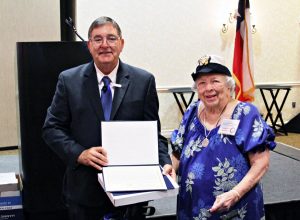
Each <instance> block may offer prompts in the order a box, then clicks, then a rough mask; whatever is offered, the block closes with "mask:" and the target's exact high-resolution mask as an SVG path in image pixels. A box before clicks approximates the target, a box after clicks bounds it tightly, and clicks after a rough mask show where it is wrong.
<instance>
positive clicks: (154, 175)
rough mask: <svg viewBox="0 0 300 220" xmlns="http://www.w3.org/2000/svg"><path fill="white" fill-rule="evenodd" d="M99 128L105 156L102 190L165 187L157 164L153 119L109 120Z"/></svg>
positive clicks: (155, 133) (155, 123) (156, 138)
mask: <svg viewBox="0 0 300 220" xmlns="http://www.w3.org/2000/svg"><path fill="white" fill-rule="evenodd" d="M101 129H102V147H104V148H105V149H106V151H107V157H108V166H106V167H103V180H104V186H105V191H107V192H124V191H147V190H149V191H151V190H167V187H166V184H165V181H164V179H163V176H162V174H161V169H160V166H159V157H158V133H157V121H109V122H102V123H101Z"/></svg>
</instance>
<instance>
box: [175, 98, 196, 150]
mask: <svg viewBox="0 0 300 220" xmlns="http://www.w3.org/2000/svg"><path fill="white" fill-rule="evenodd" d="M198 105H199V101H195V102H193V103H191V104H190V105H189V107H188V109H187V110H186V111H185V113H184V115H183V117H182V121H181V123H180V125H179V128H178V129H176V130H174V131H173V132H172V135H171V139H170V141H171V146H172V150H173V152H175V153H177V154H179V155H180V154H181V152H182V149H183V146H184V139H185V136H186V134H187V132H188V127H189V124H190V123H191V120H192V119H193V118H194V117H195V113H196V112H197V107H198Z"/></svg>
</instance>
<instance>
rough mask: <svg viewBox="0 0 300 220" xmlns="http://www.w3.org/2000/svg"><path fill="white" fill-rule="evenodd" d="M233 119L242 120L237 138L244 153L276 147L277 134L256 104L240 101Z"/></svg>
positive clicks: (238, 144)
mask: <svg viewBox="0 0 300 220" xmlns="http://www.w3.org/2000/svg"><path fill="white" fill-rule="evenodd" d="M233 119H238V120H240V124H239V127H238V130H237V133H236V136H235V139H236V144H237V146H238V147H239V148H240V150H241V151H242V152H243V153H247V152H250V151H263V150H265V149H266V148H269V149H270V150H273V149H274V148H275V146H276V143H275V142H274V140H275V134H274V132H273V130H272V128H270V126H269V125H267V123H266V122H265V121H264V120H263V118H262V117H261V115H260V114H259V112H258V110H257V108H256V107H255V106H254V105H252V104H250V103H242V102H241V103H239V104H238V105H237V107H236V109H235V111H234V113H233Z"/></svg>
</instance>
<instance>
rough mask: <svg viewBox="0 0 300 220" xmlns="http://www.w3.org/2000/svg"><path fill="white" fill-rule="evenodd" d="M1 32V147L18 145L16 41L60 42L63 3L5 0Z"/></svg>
mask: <svg viewBox="0 0 300 220" xmlns="http://www.w3.org/2000/svg"><path fill="white" fill-rule="evenodd" d="M0 33H1V34H0V42H1V43H0V100H1V101H0V147H3V146H16V145H17V144H18V120H17V94H16V86H17V85H16V82H17V81H16V71H17V69H16V42H24V41H57V40H60V10H59V0H1V1H0Z"/></svg>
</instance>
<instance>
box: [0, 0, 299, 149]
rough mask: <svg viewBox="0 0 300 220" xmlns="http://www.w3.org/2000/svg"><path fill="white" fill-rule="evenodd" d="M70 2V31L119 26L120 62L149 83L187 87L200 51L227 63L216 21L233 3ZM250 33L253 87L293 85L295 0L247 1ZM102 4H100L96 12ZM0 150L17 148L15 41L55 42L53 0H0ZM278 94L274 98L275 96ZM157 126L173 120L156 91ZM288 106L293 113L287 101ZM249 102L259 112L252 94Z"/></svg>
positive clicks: (229, 38) (227, 47)
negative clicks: (103, 19)
mask: <svg viewBox="0 0 300 220" xmlns="http://www.w3.org/2000/svg"><path fill="white" fill-rule="evenodd" d="M107 2H108V1H104V0H77V6H78V9H77V15H78V19H77V22H76V23H77V29H78V32H79V33H80V35H82V36H83V37H84V38H85V39H87V34H86V32H87V29H88V26H89V24H90V23H91V22H92V21H93V20H94V19H95V18H96V17H98V16H101V15H107V16H111V17H113V18H115V19H116V20H117V21H118V23H119V24H120V25H121V27H122V30H123V33H124V38H125V40H126V44H125V48H124V51H123V54H122V56H121V58H122V60H123V61H125V62H128V63H130V64H133V65H136V66H140V67H143V68H145V69H147V70H149V71H151V72H153V73H154V74H155V76H156V79H157V86H158V87H164V86H189V85H191V83H192V80H191V78H190V73H191V72H192V71H194V69H195V66H196V61H197V59H198V58H199V56H201V55H202V54H205V53H214V54H220V55H223V56H224V57H226V58H227V60H226V62H227V65H228V66H229V67H231V64H232V56H233V44H234V34H235V23H232V24H229V30H228V32H227V33H226V34H222V33H221V26H222V23H224V22H227V19H228V15H229V13H230V12H233V11H234V10H235V9H236V7H237V2H238V0H230V1H228V0H210V1H205V0H189V1H186V0H175V1H169V0H151V1H150V0H114V1H109V4H107ZM250 2H251V11H252V14H253V19H254V22H255V24H256V27H257V33H256V34H254V35H252V36H253V52H254V62H255V81H256V83H281V82H296V83H300V24H299V23H300V1H299V0H289V1H273V0H265V1H254V0H251V1H250ZM103 5H105V7H103ZM0 24H1V25H0V33H1V35H0V40H1V44H0V100H1V102H0V147H1V146H13V145H17V144H18V120H17V107H16V106H17V105H16V103H17V94H16V92H15V91H16V89H15V88H16V77H15V76H16V50H15V43H16V42H18V41H57V40H60V21H59V0H0ZM299 96H300V87H296V88H293V89H292V91H291V93H290V96H289V98H288V100H287V102H286V105H285V108H284V109H283V117H284V120H285V121H286V120H289V119H290V118H292V117H293V116H295V115H297V114H298V113H299V112H300V108H299V107H300V100H299V98H298V97H299ZM280 97H281V96H280ZM159 99H160V116H161V120H162V127H163V129H173V128H175V127H177V126H178V123H179V121H180V118H181V115H180V112H179V110H178V107H177V104H176V103H175V100H174V98H173V96H172V95H171V94H168V93H160V94H159ZM293 101H296V102H297V104H296V108H295V109H292V108H291V102H293ZM255 104H256V105H257V106H258V107H259V109H260V111H262V112H265V108H264V105H263V103H262V99H261V96H260V94H259V92H258V91H257V92H256V102H255Z"/></svg>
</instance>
